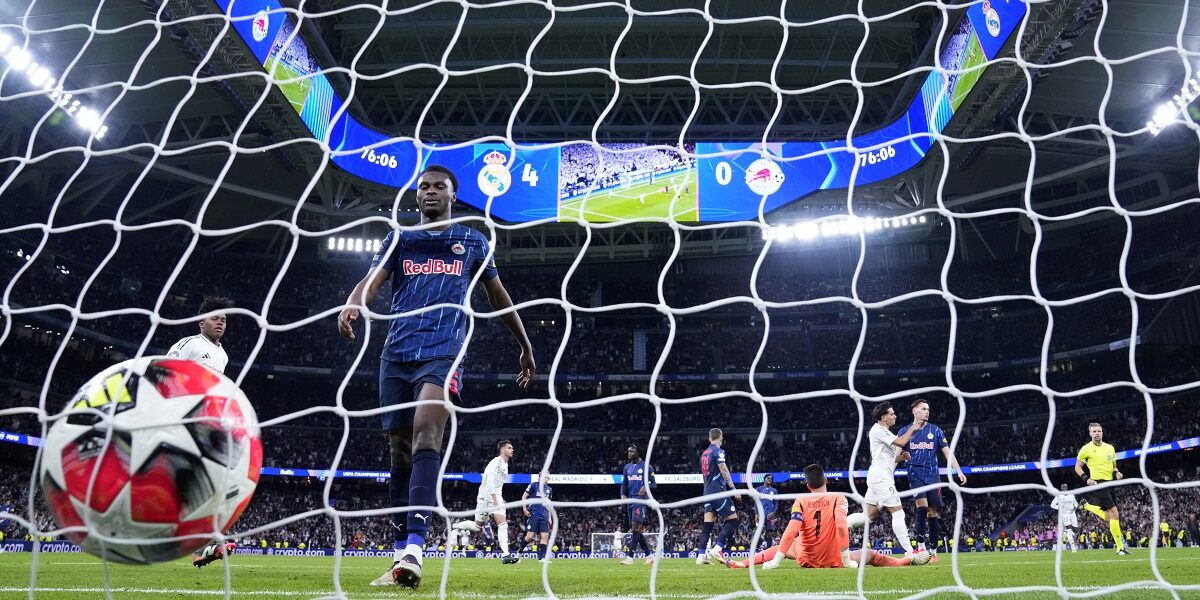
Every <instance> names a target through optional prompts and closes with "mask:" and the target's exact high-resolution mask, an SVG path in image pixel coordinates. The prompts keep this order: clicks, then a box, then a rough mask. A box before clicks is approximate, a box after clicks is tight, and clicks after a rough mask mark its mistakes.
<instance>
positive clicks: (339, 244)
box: [337, 238, 346, 251]
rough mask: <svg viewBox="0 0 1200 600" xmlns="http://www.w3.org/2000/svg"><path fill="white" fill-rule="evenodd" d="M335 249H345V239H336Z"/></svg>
mask: <svg viewBox="0 0 1200 600" xmlns="http://www.w3.org/2000/svg"><path fill="white" fill-rule="evenodd" d="M337 249H338V250H339V251H341V250H345V249H346V238H338V239H337Z"/></svg>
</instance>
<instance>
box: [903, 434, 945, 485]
mask: <svg viewBox="0 0 1200 600" xmlns="http://www.w3.org/2000/svg"><path fill="white" fill-rule="evenodd" d="M909 427H911V425H905V426H904V427H901V428H900V433H899V434H897V435H904V432H906V431H908V428H909ZM949 445H950V444H948V443H947V442H946V433H945V432H944V431H942V428H941V427H938V426H937V425H934V424H933V423H926V424H925V426H924V427H922V428H920V429H918V430H917V431H916V432H915V433H913V435H912V437H910V438H908V446H905V448H904V449H905V450H907V451H908V454H909V456H910V458H909V459H908V472H909V476H912V474H913V473H916V474H918V475H930V474H933V475H936V474H937V472H938V454H941V452H942V448H945V447H947V446H949Z"/></svg>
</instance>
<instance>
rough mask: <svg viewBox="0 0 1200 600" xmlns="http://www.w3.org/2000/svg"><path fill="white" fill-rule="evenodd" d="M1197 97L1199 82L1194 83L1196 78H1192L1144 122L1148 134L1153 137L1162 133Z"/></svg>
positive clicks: (1198, 95) (1199, 89)
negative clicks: (1147, 128) (1148, 129)
mask: <svg viewBox="0 0 1200 600" xmlns="http://www.w3.org/2000/svg"><path fill="white" fill-rule="evenodd" d="M1197 97H1200V81H1196V78H1195V77H1193V78H1191V79H1189V80H1188V81H1187V83H1185V84H1183V89H1181V90H1180V91H1179V93H1178V94H1175V95H1174V96H1172V97H1171V99H1170V100H1167V101H1166V102H1163V103H1162V105H1161V106H1159V107H1158V109H1157V110H1155V111H1154V116H1153V117H1152V118H1151V119H1150V120H1149V121H1147V122H1146V127H1149V128H1150V133H1152V134H1154V135H1158V134H1159V133H1162V130H1163V129H1165V128H1166V127H1167V126H1168V125H1170V124H1172V123H1174V122H1175V117H1176V115H1178V114H1179V113H1181V112H1183V111H1184V110H1185V109H1186V108H1187V107H1188V106H1189V105H1191V103H1192V101H1194V100H1195V99H1196V98H1197Z"/></svg>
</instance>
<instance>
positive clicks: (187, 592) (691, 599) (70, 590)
mask: <svg viewBox="0 0 1200 600" xmlns="http://www.w3.org/2000/svg"><path fill="white" fill-rule="evenodd" d="M1109 587H1112V586H1098V585H1088V586H1068V587H1066V588H1064V589H1065V590H1067V591H1071V592H1091V591H1096V590H1103V589H1108V588H1109ZM973 589H976V590H980V591H984V590H987V591H1000V590H1004V589H1007V588H973ZM1125 589H1138V590H1161V589H1164V588H1162V587H1160V586H1156V585H1141V586H1135V587H1133V588H1125ZM28 591H29V588H21V587H0V592H28ZM36 591H37V593H38V594H47V593H49V594H55V593H62V594H101V593H107V592H109V591H111V592H113V593H120V594H171V595H184V596H222V597H223V596H225V595H226V593H225V590H191V589H168V588H125V587H121V588H111V589H109V588H103V587H39V588H37V590H36ZM925 591H928V590H927V589H926V588H921V589H889V590H866V594H867V595H868V596H882V595H896V594H904V595H910V594H916V593H920V592H925ZM746 592H747V593H752V590H746ZM350 593H351V594H353V595H354V596H356V597H366V598H395V597H396V592H395V591H394V590H389V591H379V592H361V591H353V592H350ZM229 595H230V596H266V597H273V596H305V597H312V598H325V597H332V596H334V595H335V592H334V591H333V590H306V591H297V590H288V591H285V590H250V591H239V590H231V592H230V594H229ZM785 595H786V596H787V597H789V598H791V597H797V598H798V597H802V596H809V597H811V596H823V597H838V598H859V597H861V596H859V594H858V592H836V591H803V592H801V591H792V592H785ZM404 597H405V598H421V599H424V598H440V596H439V594H438V593H436V592H406V593H405V594H404ZM446 597H448V598H464V599H470V600H474V599H484V598H496V599H512V600H517V599H524V600H544V599H545V598H546V597H545V596H524V595H521V594H498V593H486V594H481V593H478V592H450V593H448V594H447V595H446ZM646 597H647V596H595V595H592V596H584V595H560V596H558V598H570V599H584V598H588V599H598V598H620V599H629V598H646ZM655 597H657V598H667V599H678V600H701V599H703V598H711V597H713V596H712V595H708V594H657V595H656V596H655Z"/></svg>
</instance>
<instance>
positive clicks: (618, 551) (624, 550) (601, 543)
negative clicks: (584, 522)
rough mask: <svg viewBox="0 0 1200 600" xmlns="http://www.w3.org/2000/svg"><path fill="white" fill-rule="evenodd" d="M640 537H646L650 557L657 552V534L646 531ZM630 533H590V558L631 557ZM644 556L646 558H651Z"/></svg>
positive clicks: (632, 553)
mask: <svg viewBox="0 0 1200 600" xmlns="http://www.w3.org/2000/svg"><path fill="white" fill-rule="evenodd" d="M642 535H644V536H646V541H648V542H649V543H650V551H651V555H652V554H653V553H654V552H656V551H657V550H658V544H657V543H656V540H658V539H660V538H659V535H658V532H655V531H646V532H643V533H642ZM629 538H630V533H629V532H628V531H605V532H601V533H592V544H591V550H592V556H593V557H611V558H626V557H632V556H633V555H634V552H632V551H631V550H630V544H631V543H632V542H631V541H630V539H629ZM651 555H646V556H651Z"/></svg>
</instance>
